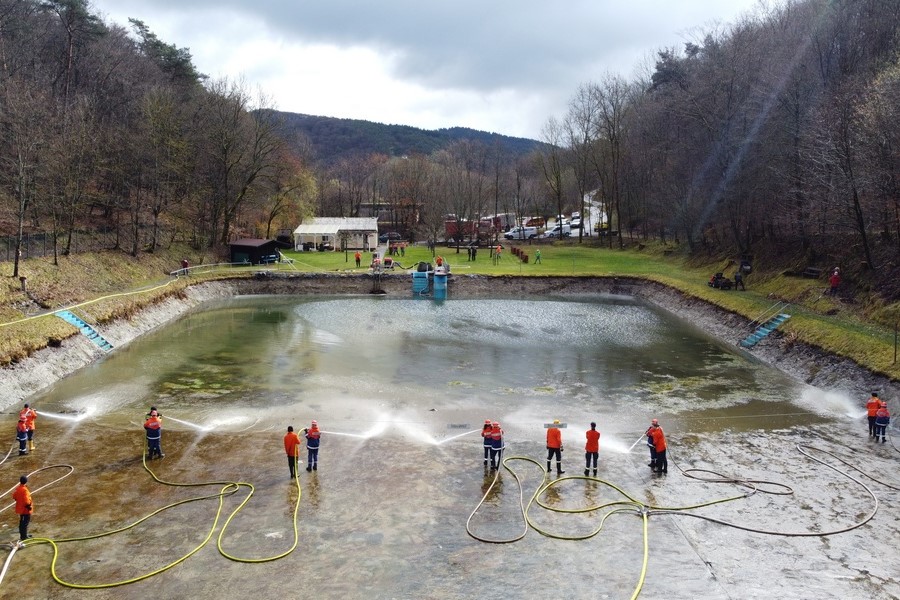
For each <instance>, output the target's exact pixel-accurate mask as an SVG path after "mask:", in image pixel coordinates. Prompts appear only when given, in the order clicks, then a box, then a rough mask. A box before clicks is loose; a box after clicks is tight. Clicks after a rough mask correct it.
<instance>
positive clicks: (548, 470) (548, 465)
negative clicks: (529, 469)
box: [547, 460, 551, 473]
mask: <svg viewBox="0 0 900 600" xmlns="http://www.w3.org/2000/svg"><path fill="white" fill-rule="evenodd" d="M547 472H548V473H550V472H551V471H550V461H549V460H548V461H547Z"/></svg>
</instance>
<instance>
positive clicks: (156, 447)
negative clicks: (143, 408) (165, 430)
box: [144, 406, 166, 460]
mask: <svg viewBox="0 0 900 600" xmlns="http://www.w3.org/2000/svg"><path fill="white" fill-rule="evenodd" d="M144 430H145V431H146V432H147V460H153V458H154V457H159V458H165V457H166V455H165V454H163V452H162V415H160V414H159V411H157V410H156V407H155V406H151V407H150V414H148V415H147V420H146V421H144Z"/></svg>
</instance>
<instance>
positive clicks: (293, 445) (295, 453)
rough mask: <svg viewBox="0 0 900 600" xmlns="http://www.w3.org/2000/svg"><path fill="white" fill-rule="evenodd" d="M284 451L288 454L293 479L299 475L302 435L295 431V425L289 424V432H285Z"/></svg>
mask: <svg viewBox="0 0 900 600" xmlns="http://www.w3.org/2000/svg"><path fill="white" fill-rule="evenodd" d="M284 453H285V454H287V461H288V469H290V471H291V479H294V477H296V476H297V463H298V462H299V461H300V436H299V435H297V433H296V432H295V431H294V427H293V425H288V428H287V433H286V434H284Z"/></svg>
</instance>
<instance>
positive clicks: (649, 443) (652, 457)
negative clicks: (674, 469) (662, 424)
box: [644, 419, 656, 471]
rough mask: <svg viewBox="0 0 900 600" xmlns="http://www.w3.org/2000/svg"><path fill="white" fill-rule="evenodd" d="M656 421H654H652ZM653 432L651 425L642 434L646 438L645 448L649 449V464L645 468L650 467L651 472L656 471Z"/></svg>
mask: <svg viewBox="0 0 900 600" xmlns="http://www.w3.org/2000/svg"><path fill="white" fill-rule="evenodd" d="M653 420H654V421H656V419H653ZM652 432H653V425H652V424H651V425H650V427H648V428H647V431H645V432H644V435H646V436H647V447H648V448H650V462H649V463H647V466H648V467H650V470H651V471H655V470H656V446H655V445H654V444H653V436H652V435H651V433H652Z"/></svg>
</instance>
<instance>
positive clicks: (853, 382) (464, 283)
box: [0, 272, 900, 408]
mask: <svg viewBox="0 0 900 600" xmlns="http://www.w3.org/2000/svg"><path fill="white" fill-rule="evenodd" d="M258 294H296V295H365V294H379V295H385V296H387V297H409V296H410V294H411V285H410V279H409V275H408V274H405V273H404V274H385V275H383V276H381V277H380V278H377V279H376V278H374V277H372V276H371V275H357V274H353V275H349V274H285V273H272V272H260V273H258V274H257V275H256V276H255V277H253V278H251V279H234V280H219V281H211V282H204V283H199V284H197V285H194V286H190V287H188V288H187V289H186V290H185V293H184V294H183V295H181V296H179V297H170V298H167V299H166V300H164V301H162V302H159V303H157V304H154V305H152V306H148V307H146V308H144V309H142V310H140V311H138V312H137V313H136V314H135V315H134V316H132V317H131V318H129V319H121V320H118V321H115V322H112V323H107V324H103V325H102V326H99V330H100V332H101V333H102V335H103V336H104V337H105V338H106V339H107V340H109V341H110V342H111V343H112V344H113V346H115V347H118V346H122V345H124V344H127V343H128V342H130V341H131V340H133V339H135V338H137V337H139V336H140V335H143V334H144V333H147V332H148V331H151V330H152V329H155V328H156V327H159V326H161V325H164V324H166V323H168V322H170V321H172V320H174V319H176V318H178V317H180V316H181V315H183V314H185V313H187V312H188V311H190V310H193V309H196V308H198V307H200V306H202V305H203V304H204V303H205V302H208V301H210V300H214V299H218V298H227V297H231V296H235V295H258ZM596 294H611V295H625V296H633V297H637V298H641V299H643V300H645V301H647V302H650V303H652V304H654V305H656V306H658V307H660V308H662V309H664V310H667V311H669V312H671V313H673V314H675V315H677V316H678V317H680V318H682V319H685V320H687V321H689V322H690V323H693V324H694V325H695V326H697V327H698V328H699V329H701V330H704V331H706V332H707V333H708V334H710V335H712V336H714V337H716V338H717V339H719V340H720V341H721V342H722V343H724V344H728V345H732V346H735V347H737V345H738V342H739V341H740V340H741V339H742V338H743V337H745V336H746V335H747V333H748V332H749V331H750V323H749V322H748V321H747V319H745V318H744V317H742V316H740V315H737V314H734V313H731V312H728V311H724V310H722V309H720V308H718V307H716V306H713V305H711V304H709V303H707V302H704V301H702V300H698V299H696V298H692V297H690V296H687V295H685V294H682V293H681V292H678V291H676V290H673V289H672V288H668V287H666V286H663V285H660V284H657V283H653V282H647V281H643V280H640V279H631V278H621V277H608V278H607V277H515V276H501V277H491V276H483V275H454V276H453V277H452V278H451V281H450V287H449V297H450V298H479V297H484V298H487V297H493V298H511V299H512V298H523V297H526V296H534V297H546V296H566V297H577V296H589V295H596ZM47 318H52V317H49V316H48V317H47ZM748 354H749V355H751V356H753V357H755V358H756V359H758V360H761V361H763V362H764V363H766V364H768V365H770V366H772V367H774V368H777V369H779V370H781V371H782V372H784V373H786V374H788V375H790V376H792V377H794V378H796V379H798V380H800V381H803V382H805V383H807V384H810V385H813V386H815V387H818V388H822V389H834V390H840V391H844V392H846V393H847V394H848V395H849V396H850V397H851V398H852V397H855V396H859V397H860V405H861V406H862V403H863V402H864V400H865V398H866V397H867V396H868V393H869V392H870V391H878V392H879V393H880V395H881V396H882V397H885V398H889V399H893V398H897V397H898V391H900V385H898V384H897V382H893V381H891V380H889V379H887V378H885V377H883V376H880V375H875V374H873V373H871V372H870V371H869V370H867V369H864V368H862V367H860V366H859V365H858V364H856V363H855V362H853V361H851V360H848V359H845V358H842V357H838V356H834V355H831V354H828V353H825V352H822V351H820V350H819V349H817V348H814V347H811V346H809V345H806V344H802V343H798V342H792V341H790V340H787V339H785V338H783V337H782V336H780V335H778V334H777V333H776V334H773V335H771V336H769V337H768V338H766V339H764V340H763V341H762V342H761V343H759V344H758V345H757V346H756V347H754V348H753V350H752V351H750V352H749V353H748ZM102 356H103V353H102V351H101V350H100V349H99V348H97V346H95V345H94V344H93V343H92V342H90V341H89V340H88V339H87V338H86V337H84V336H82V335H73V336H72V337H70V338H68V339H66V340H64V341H63V342H62V344H61V345H60V346H59V347H53V348H45V349H44V350H41V351H40V352H37V353H36V354H34V355H33V356H31V357H29V358H27V359H26V360H24V361H21V362H19V363H18V364H15V365H12V366H9V367H6V368H3V369H0V403H2V408H8V407H10V406H15V405H18V404H20V403H21V402H22V401H23V400H24V399H25V398H27V397H29V396H31V395H33V394H36V393H38V392H40V391H41V390H43V389H45V388H47V387H49V386H50V385H52V384H53V383H54V382H56V381H57V380H59V379H61V378H63V377H65V376H67V375H69V374H71V373H74V372H75V371H77V370H78V369H81V368H83V367H85V366H87V365H89V364H90V363H92V362H93V361H95V360H98V359H99V358H101V357H102Z"/></svg>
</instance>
